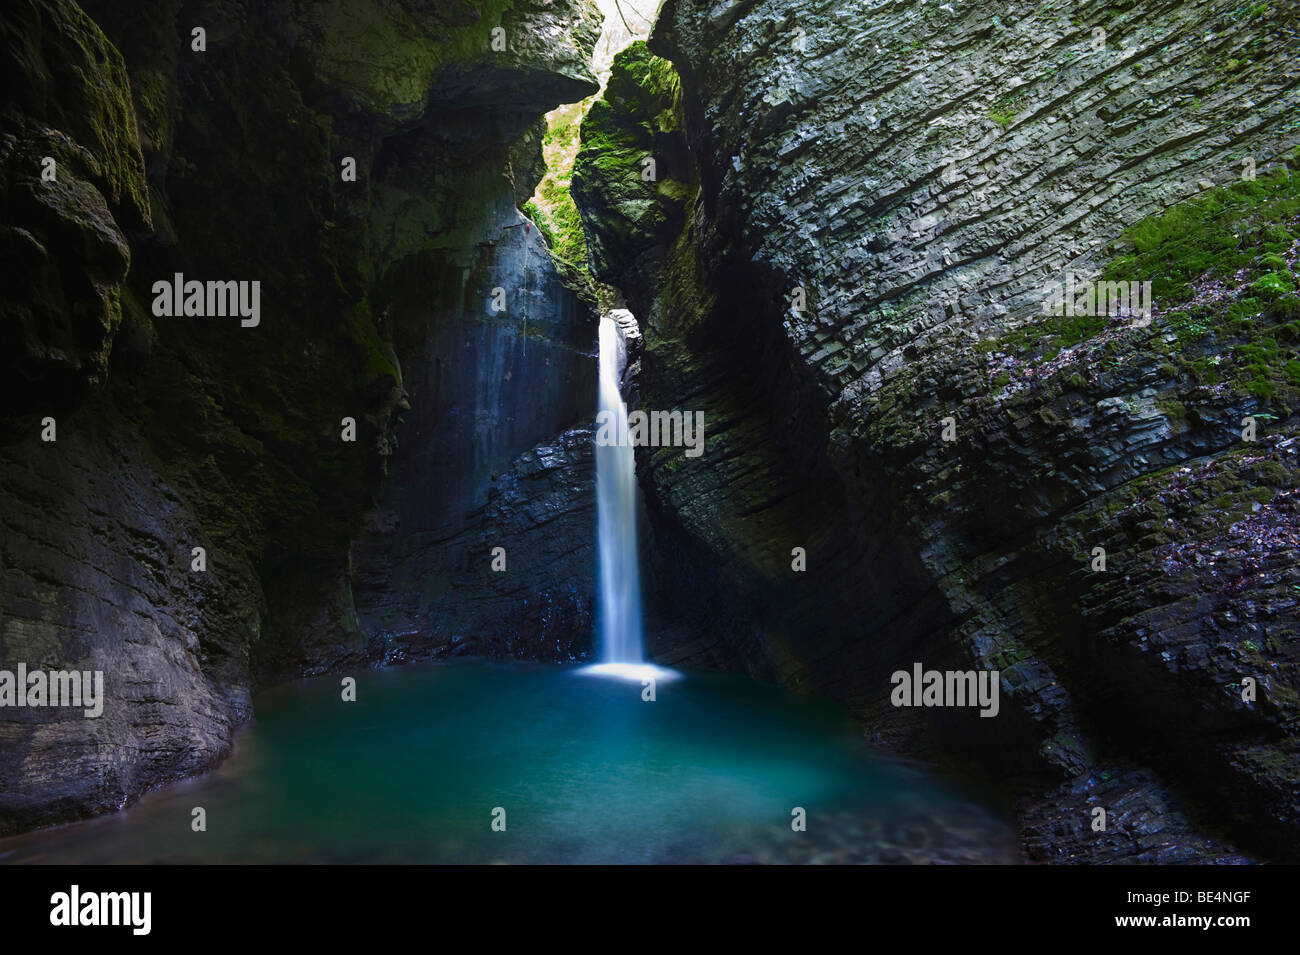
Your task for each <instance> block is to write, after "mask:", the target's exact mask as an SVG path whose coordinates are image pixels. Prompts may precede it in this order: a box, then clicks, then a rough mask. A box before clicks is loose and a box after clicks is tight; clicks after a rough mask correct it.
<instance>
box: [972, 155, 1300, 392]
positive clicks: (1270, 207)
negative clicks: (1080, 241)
mask: <svg viewBox="0 0 1300 955" xmlns="http://www.w3.org/2000/svg"><path fill="white" fill-rule="evenodd" d="M1295 156H1296V158H1300V149H1298V150H1297V151H1296V153H1295ZM1124 242H1125V244H1126V245H1127V247H1128V250H1127V251H1126V252H1124V253H1123V254H1121V255H1119V256H1117V257H1116V258H1115V259H1114V260H1113V261H1111V262H1110V264H1108V265H1107V266H1106V267H1105V268H1104V269H1103V270H1102V273H1101V275H1100V277H1099V280H1100V281H1109V282H1124V281H1137V280H1146V279H1148V278H1149V279H1150V280H1151V282H1152V297H1153V299H1154V302H1155V305H1156V307H1157V309H1158V310H1159V312H1160V317H1159V319H1158V321H1157V322H1155V323H1154V324H1153V325H1152V326H1151V328H1150V330H1149V331H1148V332H1144V333H1141V334H1140V335H1136V336H1128V337H1127V338H1121V337H1119V336H1116V337H1114V338H1112V339H1110V340H1107V341H1105V342H1103V343H1100V344H1099V349H1098V351H1099V354H1096V355H1094V356H1093V360H1098V361H1099V362H1100V364H1101V365H1102V366H1103V367H1108V363H1111V364H1113V363H1114V362H1116V361H1119V360H1121V358H1122V354H1123V352H1124V350H1125V349H1126V348H1131V347H1133V346H1134V343H1135V342H1139V341H1140V342H1142V347H1144V348H1152V349H1154V350H1156V351H1158V352H1161V353H1162V354H1163V355H1164V356H1165V359H1166V361H1165V362H1164V364H1163V366H1162V367H1163V369H1164V373H1165V375H1166V377H1168V378H1172V377H1176V376H1177V375H1179V374H1180V373H1187V374H1188V375H1189V376H1190V378H1191V380H1192V382H1193V383H1194V384H1198V385H1216V384H1220V383H1223V384H1227V385H1229V386H1231V387H1233V388H1236V389H1238V390H1240V391H1242V392H1245V393H1249V394H1252V395H1254V396H1255V397H1257V398H1261V399H1270V398H1274V397H1279V396H1283V395H1287V394H1295V395H1296V396H1297V397H1300V392H1297V388H1300V297H1297V294H1296V290H1297V286H1298V284H1300V283H1297V278H1296V271H1295V265H1294V262H1295V260H1296V257H1297V254H1300V177H1297V176H1292V175H1290V174H1289V173H1288V172H1286V171H1285V170H1281V171H1278V172H1273V173H1268V174H1264V175H1260V176H1259V177H1258V178H1257V179H1255V180H1254V181H1251V182H1238V183H1234V184H1233V185H1230V186H1225V187H1222V188H1219V189H1214V190H1212V191H1210V192H1208V193H1206V194H1204V195H1202V196H1198V197H1196V198H1194V199H1191V200H1189V201H1187V202H1184V203H1181V204H1179V205H1177V206H1175V207H1173V208H1172V209H1169V210H1168V211H1166V212H1164V213H1160V214H1158V215H1155V216H1152V217H1150V218H1148V219H1145V220H1143V221H1142V222H1140V223H1138V224H1137V225H1135V226H1133V227H1132V228H1130V229H1129V230H1128V231H1127V232H1126V233H1125V234H1124ZM1108 324H1109V319H1108V317H1107V316H1105V315H1096V316H1088V315H1078V316H1067V315H1062V316H1045V317H1044V318H1042V319H1041V320H1040V321H1036V322H1033V323H1032V324H1029V325H1025V326H1022V327H1020V328H1015V329H1012V330H1010V331H1008V332H1006V333H1005V334H1004V335H1002V336H1000V337H999V338H997V339H993V340H990V341H986V342H981V343H980V345H979V346H977V347H978V350H979V351H981V352H984V353H989V352H1002V353H1007V354H1012V355H1017V356H1019V357H1022V358H1023V359H1025V360H1028V361H1030V362H1044V361H1050V360H1051V359H1052V358H1055V357H1056V356H1057V355H1058V354H1060V352H1061V350H1062V349H1064V348H1070V347H1073V346H1076V345H1080V344H1083V343H1085V342H1088V341H1090V340H1091V339H1093V338H1095V337H1096V336H1098V335H1099V334H1100V333H1101V332H1102V331H1104V330H1105V329H1106V327H1107V325H1108Z"/></svg>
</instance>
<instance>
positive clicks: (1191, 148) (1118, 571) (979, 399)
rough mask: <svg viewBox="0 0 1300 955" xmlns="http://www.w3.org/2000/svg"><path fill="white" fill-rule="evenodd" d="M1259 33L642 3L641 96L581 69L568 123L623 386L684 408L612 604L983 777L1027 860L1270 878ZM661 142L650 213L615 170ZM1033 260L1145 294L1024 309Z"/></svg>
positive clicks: (1182, 14)
mask: <svg viewBox="0 0 1300 955" xmlns="http://www.w3.org/2000/svg"><path fill="white" fill-rule="evenodd" d="M1298 28H1300V24H1298V23H1297V11H1296V9H1295V7H1294V5H1290V4H1276V3H1275V4H1258V5H1253V6H1250V7H1242V6H1240V5H1238V4H1235V3H1229V2H1217V3H1216V2H1195V3H1183V4H1174V3H1161V2H1122V3H1100V2H1097V3H1090V2H1078V3H1070V4H1065V5H1054V6H1052V7H1050V8H1049V7H1045V6H1043V5H1039V4H1033V3H1012V4H984V3H954V4H946V5H939V4H913V3H896V2H868V3H864V4H853V5H845V4H839V3H828V2H795V3H780V4H778V3H769V2H764V0H731V2H724V3H706V2H696V0H667V2H666V3H665V4H664V6H663V8H662V9H661V12H660V17H659V22H658V24H657V26H656V28H655V31H654V33H653V34H652V36H651V39H650V42H649V51H651V52H653V53H656V54H658V55H660V56H661V57H664V58H666V59H667V60H669V61H671V64H672V65H673V66H674V67H675V69H676V73H677V76H678V78H676V79H675V78H671V77H669V75H668V74H667V73H666V72H665V71H664V69H663V67H662V66H660V65H659V64H657V63H656V62H655V61H652V60H647V59H646V57H645V55H644V53H636V54H632V55H629V56H627V57H626V58H625V59H624V61H623V62H622V63H621V64H620V65H616V72H617V71H618V69H619V68H620V66H621V68H622V70H623V71H624V73H625V74H627V76H626V79H625V82H624V84H623V87H622V88H623V89H630V88H637V89H640V90H642V91H643V93H642V94H640V95H638V96H620V95H619V93H618V90H619V89H620V87H619V86H618V85H616V83H615V82H614V80H613V79H612V80H611V83H610V94H609V95H608V97H607V102H608V104H609V109H608V110H607V111H605V112H604V113H603V114H601V113H598V112H597V110H595V109H593V110H592V119H593V120H596V121H597V122H596V123H595V124H594V125H593V128H592V130H591V131H590V135H589V134H588V130H587V129H585V128H584V131H583V142H584V154H583V155H580V157H579V167H578V169H577V170H575V196H577V197H578V199H579V205H580V208H581V211H582V212H583V215H584V219H585V221H586V223H587V226H588V230H589V234H592V235H594V236H595V237H596V239H595V240H594V241H593V242H592V249H593V268H594V270H595V271H596V272H597V274H598V275H600V277H601V278H603V279H604V280H605V281H609V282H612V283H613V284H616V285H618V286H619V287H620V288H622V289H623V290H624V291H625V293H626V295H627V298H628V301H629V304H630V307H631V308H632V310H633V311H634V312H635V313H636V314H637V316H638V318H639V319H640V321H641V324H642V328H643V330H644V333H645V337H646V351H645V355H644V358H643V360H642V376H641V389H642V395H643V401H644V403H645V404H646V405H648V406H650V407H674V406H676V407H682V408H690V409H700V410H703V411H704V412H705V416H706V421H707V422H708V425H707V437H706V451H705V454H704V456H703V457H702V458H700V459H698V460H696V461H677V460H675V456H674V455H672V454H670V453H666V452H664V451H662V450H661V451H657V452H654V453H642V455H641V457H640V458H639V467H640V469H641V474H642V482H643V484H644V485H645V487H646V489H647V498H648V501H649V506H650V516H651V523H652V525H653V527H654V532H653V538H654V540H655V541H656V542H657V543H656V557H655V559H654V567H655V574H654V576H653V581H654V587H655V588H656V593H655V596H654V599H653V601H652V602H656V603H658V604H660V605H662V606H669V607H675V608H677V617H678V624H677V630H678V632H689V631H691V630H693V631H694V632H696V633H701V632H703V633H707V634H709V635H710V637H709V638H708V639H706V640H703V641H701V642H698V643H697V646H696V647H694V648H693V649H692V650H691V652H693V653H702V654H705V655H712V656H714V657H720V658H727V657H730V658H733V659H739V660H740V661H743V663H744V665H745V666H747V667H748V669H749V670H750V671H751V672H753V673H755V674H757V675H760V676H766V677H768V678H771V679H777V680H781V681H783V682H785V683H787V684H789V685H792V686H798V687H806V688H809V689H814V690H817V691H820V692H828V693H832V694H834V695H836V696H839V697H840V698H842V699H844V700H846V701H847V702H849V703H850V705H851V706H853V707H854V709H855V710H856V711H857V712H858V713H859V714H860V715H861V717H862V718H863V720H864V721H865V723H866V724H867V726H868V727H869V732H870V733H871V735H872V736H873V738H874V739H875V740H876V741H877V742H878V743H880V744H882V745H886V746H890V747H893V748H897V749H901V750H905V751H908V752H913V753H918V754H922V755H926V756H928V757H930V758H933V759H938V760H942V761H944V762H946V763H947V764H948V765H950V766H952V767H954V768H956V769H958V770H960V771H962V772H965V773H967V774H969V775H970V776H972V777H974V778H977V779H982V780H985V781H988V782H991V783H992V784H994V785H996V786H997V787H998V789H999V790H1000V791H1001V792H1002V794H1003V796H1004V798H1005V799H1006V800H1007V801H1008V804H1009V805H1010V806H1012V807H1013V808H1014V809H1015V810H1016V811H1017V812H1018V813H1019V815H1020V817H1021V819H1022V825H1023V841H1024V847H1025V852H1026V855H1027V856H1028V857H1029V858H1032V859H1037V860H1050V861H1080V860H1083V861H1110V860H1127V861H1177V860H1215V859H1218V860H1233V859H1237V858H1240V856H1239V855H1238V851H1239V850H1244V851H1246V852H1248V853H1255V854H1257V855H1259V856H1262V857H1265V858H1273V859H1295V858H1296V857H1297V856H1298V855H1300V827H1298V826H1297V822H1298V821H1300V816H1298V815H1297V813H1298V811H1300V805H1298V804H1297V802H1296V795H1295V793H1296V790H1295V786H1294V780H1295V779H1296V778H1297V776H1298V775H1300V749H1298V748H1297V740H1296V736H1295V725H1296V722H1295V715H1296V710H1295V706H1296V703H1297V700H1300V697H1297V690H1298V689H1300V674H1298V673H1297V662H1298V661H1297V657H1296V650H1295V643H1294V640H1293V639H1292V635H1293V634H1294V633H1295V632H1296V627H1297V623H1300V621H1297V598H1296V593H1297V588H1296V585H1297V579H1296V574H1297V570H1296V567H1297V556H1298V555H1297V552H1296V542H1297V525H1296V511H1295V495H1296V492H1297V483H1296V478H1295V474H1296V460H1295V454H1296V452H1295V447H1296V445H1295V434H1296V428H1297V419H1296V415H1295V411H1296V408H1297V404H1298V401H1300V395H1298V393H1297V386H1300V364H1297V357H1298V356H1297V335H1296V326H1295V321H1294V320H1295V317H1296V315H1297V314H1300V310H1298V309H1297V303H1296V301H1295V296H1294V289H1295V287H1296V282H1295V272H1296V253H1297V246H1296V237H1297V235H1300V228H1297V218H1296V214H1297V211H1298V207H1297V206H1296V204H1295V201H1294V199H1295V191H1296V190H1295V185H1296V183H1295V180H1294V178H1292V177H1290V176H1289V175H1288V174H1287V173H1286V171H1285V169H1286V167H1287V166H1288V165H1289V166H1294V165H1295V163H1296V157H1295V156H1294V155H1293V150H1294V148H1295V146H1296V144H1297V141H1300V127H1298V126H1297V124H1296V121H1295V115H1296V113H1295V110H1296V106H1297V103H1298V102H1300V90H1298V89H1297V84H1296V80H1295V77H1294V73H1293V71H1292V70H1291V69H1290V66H1289V57H1290V53H1289V50H1290V49H1291V48H1293V47H1294V44H1295V39H1296V35H1297V30H1298ZM647 92H648V94H649V95H647ZM665 109H673V110H676V111H678V113H679V115H680V121H679V122H674V121H672V120H666V119H665V118H664V117H663V111H664V110H665ZM602 115H603V120H602ZM602 122H605V125H604V126H602V125H601V123H602ZM677 125H680V127H681V128H682V129H683V130H684V132H683V133H682V134H680V136H679V138H678V141H677V144H676V145H673V144H667V145H665V144H662V143H661V142H659V141H657V140H656V139H655V131H656V130H658V131H659V134H661V135H662V134H671V130H672V129H673V127H674V126H677ZM606 127H616V128H617V130H618V132H614V131H613V130H611V129H610V128H606ZM683 145H684V146H685V147H686V148H688V149H689V153H690V155H691V156H692V157H693V159H694V169H693V170H689V171H686V172H681V171H678V172H675V173H673V178H675V179H677V180H678V181H681V182H685V183H687V184H688V185H693V184H694V183H696V182H698V189H696V190H692V192H691V193H689V194H688V197H687V198H684V199H683V198H682V197H681V196H680V194H679V193H678V190H668V192H673V193H677V194H675V195H665V190H664V189H663V188H661V187H659V188H657V187H656V186H655V184H651V183H645V182H643V181H641V180H640V177H639V175H638V173H639V168H640V164H641V160H642V158H643V156H644V155H645V154H647V153H652V154H655V155H659V154H660V152H661V151H663V152H666V153H667V154H668V155H669V156H670V157H676V156H677V155H678V154H679V152H680V149H681V148H682V147H683ZM1247 160H1249V161H1247ZM669 165H670V166H676V165H677V160H676V159H675V158H673V159H670V160H669ZM1252 173H1254V175H1255V178H1250V176H1251V174H1252ZM583 176H586V177H587V182H586V185H585V187H583V188H579V187H578V183H579V182H580V181H581V179H582V177H583ZM1243 176H1245V177H1247V178H1246V180H1245V181H1243ZM1234 184H1235V185H1234ZM602 197H614V198H613V200H610V201H607V200H606V199H604V198H602ZM652 209H653V210H655V211H650V210H652ZM627 223H645V224H648V225H649V228H640V227H636V228H629V227H627V226H626V224H627ZM1071 272H1072V273H1074V274H1076V275H1077V276H1078V277H1079V281H1083V280H1085V279H1096V278H1099V277H1104V278H1106V279H1111V280H1116V281H1118V280H1124V281H1138V282H1141V281H1144V280H1152V281H1153V286H1154V298H1155V308H1154V311H1153V313H1152V316H1151V318H1152V320H1151V321H1150V322H1149V323H1144V322H1143V321H1142V320H1141V317H1140V316H1133V315H1126V314H1120V315H1117V316H1115V317H1114V318H1113V319H1111V320H1107V318H1106V317H1105V316H1102V317H1100V318H1098V317H1096V316H1082V317H1079V316H1073V317H1072V316H1052V315H1045V314H1044V312H1043V302H1044V299H1046V298H1048V297H1049V296H1050V294H1051V288H1052V285H1053V284H1054V283H1061V284H1064V283H1065V282H1066V281H1067V273H1071ZM1248 416H1253V417H1254V418H1255V420H1256V422H1257V424H1258V426H1259V432H1258V440H1256V441H1254V442H1249V441H1243V438H1242V431H1243V419H1244V418H1246V417H1248ZM944 419H951V420H950V421H948V422H945V420H944ZM948 425H951V426H952V427H951V428H949V431H948V436H949V437H951V438H954V439H955V440H944V437H945V435H944V431H945V427H946V426H948ZM678 456H679V455H678ZM797 547H800V548H804V549H805V550H806V553H807V570H806V571H805V572H800V571H798V570H797V569H795V566H796V565H795V559H796V558H795V557H794V556H793V555H792V551H793V549H794V548H797ZM1096 547H1103V548H1105V551H1106V558H1107V563H1106V569H1105V570H1104V571H1100V570H1098V571H1094V570H1093V567H1094V566H1095V565H1094V561H1095V559H1096V552H1095V550H1094V548H1096ZM705 621H707V626H705V625H704V624H705ZM688 656H689V654H688ZM916 661H920V662H922V663H923V664H924V665H925V666H926V667H928V668H936V669H950V668H951V669H965V668H969V667H977V668H992V669H997V670H999V671H1000V672H1001V686H1002V692H1003V699H1002V708H1001V712H1000V714H999V716H998V717H997V718H996V719H981V718H980V717H978V716H977V715H976V713H975V712H974V711H973V710H961V709H955V710H954V709H938V710H924V709H922V710H915V709H903V708H895V707H893V706H891V704H890V690H891V688H892V687H891V683H890V675H891V674H892V672H894V671H895V670H899V669H902V670H910V668H911V666H912V664H913V663H914V662H916ZM1248 677H1249V678H1252V679H1253V680H1254V681H1255V683H1256V685H1257V689H1258V695H1257V697H1256V698H1255V699H1254V700H1253V701H1243V699H1242V688H1243V681H1244V680H1245V679H1246V678H1248ZM1096 806H1102V807H1105V808H1108V809H1109V810H1110V812H1111V817H1110V824H1109V827H1108V829H1107V831H1106V832H1104V833H1097V832H1094V831H1093V830H1092V829H1091V822H1092V819H1093V815H1092V809H1093V808H1094V807H1096Z"/></svg>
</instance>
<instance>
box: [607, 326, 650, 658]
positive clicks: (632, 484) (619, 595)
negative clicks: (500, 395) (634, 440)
mask: <svg viewBox="0 0 1300 955" xmlns="http://www.w3.org/2000/svg"><path fill="white" fill-rule="evenodd" d="M626 364H627V343H626V342H625V341H624V340H623V333H622V330H621V329H620V328H619V326H618V323H617V322H616V321H615V320H614V318H613V317H612V316H610V315H601V316H600V395H599V399H598V408H599V410H600V411H602V412H606V414H604V415H602V416H601V419H602V420H605V419H610V420H612V421H614V422H615V424H616V425H617V428H618V430H617V431H616V433H617V434H627V405H626V404H624V403H623V396H622V395H621V394H620V393H619V389H618V384H619V380H620V379H621V378H622V376H623V369H624V367H625V366H626ZM596 544H597V553H598V554H599V560H600V598H599V599H600V602H599V604H598V605H597V608H596V609H597V618H598V620H599V626H600V656H601V661H602V662H603V663H606V664H611V663H625V664H626V663H631V664H639V663H642V662H643V661H644V651H643V649H642V642H641V576H640V569H639V567H638V565H637V553H636V458H635V456H634V453H633V448H632V445H631V444H630V443H629V442H616V443H613V444H609V445H604V446H602V445H601V444H600V443H599V442H597V444H596Z"/></svg>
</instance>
